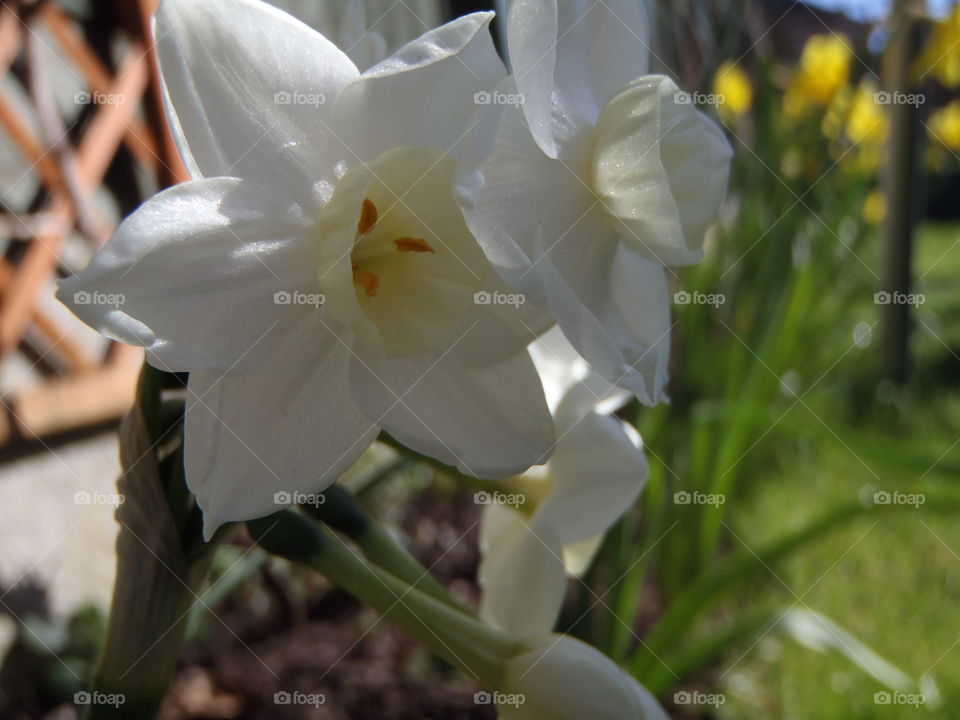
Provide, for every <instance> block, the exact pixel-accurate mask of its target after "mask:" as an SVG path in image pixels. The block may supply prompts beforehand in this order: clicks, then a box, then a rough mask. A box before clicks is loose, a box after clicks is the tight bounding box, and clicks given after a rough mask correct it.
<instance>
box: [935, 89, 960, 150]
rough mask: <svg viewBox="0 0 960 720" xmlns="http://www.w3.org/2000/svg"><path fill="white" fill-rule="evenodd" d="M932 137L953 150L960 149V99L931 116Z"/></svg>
mask: <svg viewBox="0 0 960 720" xmlns="http://www.w3.org/2000/svg"><path fill="white" fill-rule="evenodd" d="M927 132H928V134H929V135H930V139H931V140H934V141H936V142H939V143H943V144H944V145H946V146H947V147H948V148H950V149H952V150H960V100H954V101H953V102H952V103H950V104H949V105H946V106H944V107H942V108H940V109H939V110H937V111H936V112H934V113H933V114H932V115H931V116H930V123H929V125H927Z"/></svg>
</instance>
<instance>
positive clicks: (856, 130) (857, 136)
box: [845, 82, 889, 146]
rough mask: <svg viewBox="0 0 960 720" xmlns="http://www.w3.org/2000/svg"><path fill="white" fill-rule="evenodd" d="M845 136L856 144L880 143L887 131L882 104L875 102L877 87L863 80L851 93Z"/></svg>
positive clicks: (884, 139) (875, 144)
mask: <svg viewBox="0 0 960 720" xmlns="http://www.w3.org/2000/svg"><path fill="white" fill-rule="evenodd" d="M845 131H846V134H847V137H849V138H850V139H851V140H852V141H853V142H855V143H857V144H865V145H873V146H877V145H881V144H883V142H884V141H886V139H887V133H888V132H889V127H888V122H887V116H886V114H885V113H884V111H883V105H881V104H880V103H878V102H877V88H876V86H875V85H873V83H869V82H863V83H861V84H860V86H859V87H858V88H857V91H856V92H855V93H854V94H853V98H852V99H851V101H850V110H849V112H848V113H847V122H846V128H845Z"/></svg>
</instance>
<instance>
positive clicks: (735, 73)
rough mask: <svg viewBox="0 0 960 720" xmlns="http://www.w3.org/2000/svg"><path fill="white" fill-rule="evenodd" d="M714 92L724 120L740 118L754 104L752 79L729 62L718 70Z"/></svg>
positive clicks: (714, 78)
mask: <svg viewBox="0 0 960 720" xmlns="http://www.w3.org/2000/svg"><path fill="white" fill-rule="evenodd" d="M713 92H714V93H715V94H716V96H717V109H718V112H719V113H720V117H722V118H723V119H724V120H730V119H732V118H736V117H740V116H741V115H743V114H744V113H746V112H747V111H748V110H749V109H750V106H751V105H752V104H753V86H752V85H751V84H750V78H749V77H747V74H746V73H745V72H744V71H743V68H741V67H740V66H739V65H738V64H736V63H733V62H730V61H729V60H728V61H726V62H725V63H723V64H722V65H721V66H720V67H719V68H717V72H716V74H715V75H714V76H713Z"/></svg>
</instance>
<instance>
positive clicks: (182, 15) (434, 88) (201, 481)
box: [59, 0, 554, 536]
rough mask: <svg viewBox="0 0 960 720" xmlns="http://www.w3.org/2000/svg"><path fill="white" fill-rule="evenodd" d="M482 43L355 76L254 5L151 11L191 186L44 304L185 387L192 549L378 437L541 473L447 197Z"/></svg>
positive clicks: (475, 32) (465, 133)
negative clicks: (62, 305) (197, 529)
mask: <svg viewBox="0 0 960 720" xmlns="http://www.w3.org/2000/svg"><path fill="white" fill-rule="evenodd" d="M490 19H491V15H490V14H474V15H468V16H465V17H463V18H460V19H458V20H456V21H454V22H452V23H449V24H447V25H445V26H443V27H441V28H438V29H436V30H433V31H431V32H428V33H427V34H425V35H424V36H422V37H421V38H419V39H417V40H415V41H413V42H411V43H409V44H408V45H406V46H404V47H403V48H401V49H400V50H399V51H397V53H396V54H394V55H393V56H391V57H390V58H388V59H387V60H385V61H383V62H381V63H379V64H378V65H376V66H374V67H373V68H371V69H370V70H369V71H367V72H366V73H364V74H362V75H361V74H360V73H359V72H358V70H357V68H356V67H355V66H354V64H353V63H352V62H351V61H350V59H349V58H348V57H347V56H346V55H345V54H344V53H343V52H342V51H340V50H339V49H338V48H337V47H336V46H335V45H334V44H333V43H331V42H330V41H328V40H327V39H326V38H324V37H323V36H322V35H320V34H318V33H316V32H315V31H313V30H311V29H310V28H309V27H307V26H306V25H304V24H302V23H300V22H299V21H297V20H295V19H293V18H292V17H290V16H289V15H287V14H285V13H283V12H281V11H279V10H277V9H275V8H273V7H271V6H269V5H266V4H265V3H262V2H258V1H257V0H208V1H206V2H192V1H190V0H164V1H163V2H161V4H160V8H159V10H158V11H157V15H156V18H155V35H156V44H157V51H158V54H159V59H160V67H161V72H162V76H163V82H164V91H165V95H166V98H167V101H168V106H169V107H168V109H169V115H170V121H171V125H172V126H173V130H174V135H175V138H176V140H177V142H178V146H179V149H180V152H181V154H182V155H183V158H184V161H185V163H186V164H187V166H188V168H189V169H190V171H191V175H192V177H193V180H191V181H190V182H187V183H184V184H182V185H179V186H177V187H174V188H172V189H170V190H167V191H165V192H162V193H160V194H159V195H157V196H155V197H153V198H152V199H150V200H149V201H147V202H146V203H144V204H143V206H141V208H139V209H138V210H137V211H136V212H135V213H134V214H133V215H132V216H131V217H130V218H128V219H127V220H126V221H125V222H124V223H123V224H122V225H121V226H120V227H119V229H118V230H117V232H116V234H115V235H114V237H113V238H112V239H111V240H110V242H109V243H107V245H106V246H105V247H104V248H103V249H102V250H101V251H100V252H99V253H98V254H97V255H96V257H95V258H94V259H93V261H92V262H91V263H90V265H89V267H88V268H87V269H86V270H85V271H84V272H82V273H80V274H79V275H78V276H76V277H73V278H70V279H68V280H65V281H64V282H63V283H62V284H61V288H60V291H59V296H60V298H61V299H62V300H63V301H64V302H66V303H67V304H69V305H70V306H71V307H72V309H73V310H74V312H76V313H77V315H79V316H80V317H81V318H82V319H83V320H84V321H85V322H87V323H88V324H89V325H91V326H93V327H95V328H97V329H99V330H100V331H101V332H103V333H104V334H106V335H108V336H110V337H112V338H115V339H117V340H119V341H121V342H125V343H129V344H134V345H140V346H143V347H145V348H146V351H147V356H148V359H149V361H150V362H151V363H152V364H153V365H155V366H156V367H158V368H160V369H164V370H176V371H189V372H190V382H189V389H190V391H191V392H190V397H189V398H188V403H187V405H188V409H187V417H186V439H185V466H186V475H187V481H188V484H189V485H190V487H191V489H192V490H193V491H194V492H195V493H196V495H197V499H198V502H199V503H200V505H201V507H202V508H203V510H204V522H205V532H206V534H207V535H208V536H209V535H210V534H211V533H212V531H213V530H214V529H215V528H216V527H217V526H218V525H219V524H221V523H222V522H225V521H228V520H242V519H249V518H253V517H258V516H262V515H265V514H267V513H269V512H273V511H274V510H276V506H275V504H274V502H275V494H276V493H278V491H288V492H289V491H304V492H317V491H320V490H322V489H324V488H325V487H327V486H328V485H329V484H330V483H331V482H333V481H334V480H336V478H337V477H338V476H339V475H340V474H342V472H344V471H345V470H346V469H347V468H348V467H349V466H350V465H351V464H352V463H353V462H354V460H356V459H357V457H358V456H359V455H360V454H361V453H362V452H363V451H364V449H365V448H366V447H367V446H368V445H369V444H370V443H371V442H372V441H373V439H374V438H375V437H376V436H377V434H378V433H379V432H380V430H381V429H384V430H386V431H387V432H389V433H390V434H391V435H392V436H393V437H395V438H397V439H398V440H400V441H401V442H403V443H404V444H406V445H408V446H409V447H411V448H413V449H414V450H417V451H420V452H423V453H426V454H428V455H431V456H433V457H435V458H438V459H440V460H441V461H443V462H445V463H449V464H452V465H456V466H457V467H458V468H459V469H461V470H462V471H463V472H466V473H469V474H474V475H481V476H500V475H504V474H511V473H516V472H522V471H523V470H525V469H526V468H527V467H529V466H530V465H531V464H533V463H536V462H538V461H541V460H542V458H543V457H544V456H545V455H546V454H547V453H548V452H549V449H550V448H551V446H552V443H553V437H554V436H553V429H552V423H551V419H550V415H549V411H548V409H547V406H546V403H545V401H544V398H543V392H542V390H541V387H540V383H539V381H538V378H537V374H536V370H535V368H534V365H533V363H532V361H531V359H530V356H529V354H528V353H527V350H526V347H525V346H526V343H527V342H528V339H529V331H528V330H526V329H525V328H523V327H522V326H519V325H520V323H519V321H518V320H516V319H515V318H516V314H515V313H513V311H512V309H511V308H507V309H502V308H501V307H499V306H496V305H478V304H477V303H475V302H474V294H475V293H477V292H478V291H484V290H491V289H495V288H496V287H497V285H496V283H497V282H499V280H498V279H497V278H496V273H494V272H492V270H491V268H490V266H489V262H488V261H487V259H486V258H485V256H484V254H483V252H482V251H481V249H480V247H479V245H478V244H477V243H476V241H475V239H474V238H473V237H472V235H471V233H470V231H469V230H468V229H467V227H466V225H465V223H464V220H463V217H462V214H461V212H460V209H459V207H458V205H457V202H456V199H455V197H454V194H453V176H454V165H455V160H454V157H455V155H456V153H457V149H458V147H459V146H460V145H461V144H468V143H469V142H470V139H469V135H470V133H469V130H470V125H469V117H470V115H471V112H472V110H473V96H474V94H475V93H476V92H480V91H485V90H488V89H489V88H491V87H493V86H494V85H495V84H496V83H497V82H498V81H499V80H501V79H502V78H503V76H504V75H505V71H504V69H503V67H502V64H501V63H500V61H499V59H498V57H497V55H496V52H495V50H494V48H493V44H492V41H491V39H490V36H489V32H488V30H487V25H488V23H489V21H490ZM105 294H109V295H110V296H111V297H113V298H114V299H117V298H122V304H114V305H103V304H98V303H97V302H96V300H97V298H100V297H103V296H104V295H105ZM91 298H92V299H93V301H91V302H85V300H88V299H91ZM518 326H519V327H518Z"/></svg>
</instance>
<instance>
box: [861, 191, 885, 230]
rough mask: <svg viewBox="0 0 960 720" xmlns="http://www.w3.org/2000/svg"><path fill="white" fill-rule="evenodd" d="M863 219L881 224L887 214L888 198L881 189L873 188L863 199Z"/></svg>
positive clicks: (874, 223) (873, 223)
mask: <svg viewBox="0 0 960 720" xmlns="http://www.w3.org/2000/svg"><path fill="white" fill-rule="evenodd" d="M861 212H862V214H863V219H864V220H866V221H867V222H868V223H870V224H871V225H879V224H880V223H882V222H883V220H884V218H885V217H886V216H887V199H886V198H885V197H884V196H883V193H882V192H880V191H879V190H871V191H870V192H869V193H867V196H866V197H865V198H864V199H863V209H862V210H861Z"/></svg>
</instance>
